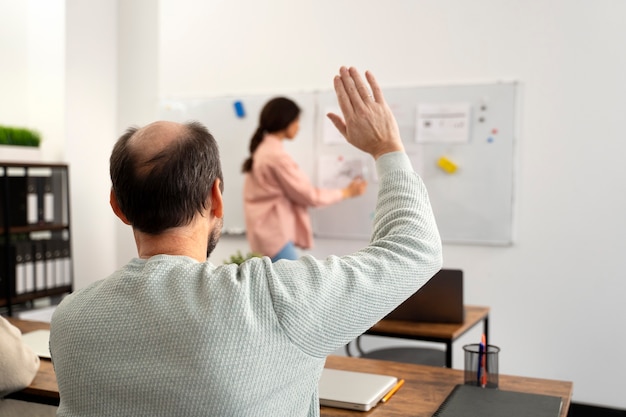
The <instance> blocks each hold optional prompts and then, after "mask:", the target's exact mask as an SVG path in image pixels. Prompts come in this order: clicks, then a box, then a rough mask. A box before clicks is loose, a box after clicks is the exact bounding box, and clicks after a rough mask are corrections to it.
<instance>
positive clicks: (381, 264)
mask: <svg viewBox="0 0 626 417" xmlns="http://www.w3.org/2000/svg"><path fill="white" fill-rule="evenodd" d="M367 77H368V81H369V83H370V85H371V87H372V91H373V93H374V95H373V97H370V96H369V95H368V94H367V92H368V90H367V87H366V86H365V85H364V83H363V81H362V80H361V78H360V76H359V75H358V73H357V72H356V70H354V69H350V70H348V69H346V68H342V69H341V74H340V76H339V77H336V78H335V88H336V91H337V97H338V100H339V103H340V106H341V109H342V112H343V113H344V118H345V119H342V118H341V117H339V116H337V115H334V114H330V115H329V117H330V118H331V120H332V121H333V123H334V124H335V126H337V128H338V129H339V131H340V132H341V133H342V134H343V135H344V136H345V137H346V139H347V140H348V141H349V142H350V143H351V144H353V145H354V146H356V147H357V148H359V149H362V150H363V151H365V152H367V153H369V154H371V155H372V156H373V157H374V158H376V169H377V172H378V176H379V179H380V183H379V190H378V197H377V202H376V214H375V218H374V224H373V234H372V239H371V241H370V244H369V245H368V246H367V247H365V248H363V249H361V250H360V251H358V252H356V253H353V254H351V255H346V256H341V257H338V256H330V257H328V258H326V259H325V260H323V261H320V260H316V259H314V258H312V257H310V256H304V257H303V258H301V259H300V261H299V262H284V263H282V262H279V263H277V264H266V265H265V266H266V274H268V284H269V291H270V292H271V297H272V300H273V305H274V311H275V312H276V314H277V316H278V319H279V322H280V323H281V326H282V328H283V329H284V331H285V332H286V333H287V334H288V335H289V338H290V340H292V341H293V343H294V344H296V345H297V346H298V347H299V348H300V349H302V350H303V351H304V352H306V353H307V354H310V355H312V356H317V357H323V356H325V355H327V354H329V353H331V352H332V351H334V350H335V349H337V348H338V347H340V346H342V345H344V344H345V343H347V342H348V341H350V340H352V339H353V338H354V337H356V336H358V335H359V334H361V333H362V332H364V331H365V330H367V329H368V328H369V327H371V326H372V325H373V324H375V323H376V322H377V321H378V320H380V319H381V318H382V317H384V316H385V315H386V314H388V313H389V312H390V311H391V310H393V309H394V308H395V307H396V306H397V305H399V304H400V303H401V302H402V301H404V300H405V299H406V298H407V297H409V296H410V295H411V294H413V293H414V292H415V291H416V290H418V289H419V288H420V287H421V286H422V285H424V283H426V282H427V281H428V279H430V278H431V277H432V276H433V275H434V274H435V273H436V272H437V271H438V270H439V269H440V268H441V262H442V257H441V239H440V237H439V232H438V230H437V225H436V222H435V218H434V216H433V213H432V208H431V206H430V202H429V199H428V194H427V192H426V188H425V187H424V184H423V183H422V180H421V179H420V178H419V176H418V175H417V174H416V173H415V172H414V171H413V168H412V167H411V162H410V161H409V158H408V157H407V155H406V153H405V152H404V147H403V145H402V142H401V140H400V136H399V133H398V127H397V124H396V121H395V118H394V117H393V114H392V113H391V110H390V109H389V106H388V105H387V103H386V102H385V100H384V98H383V95H382V92H381V91H380V88H379V87H378V84H377V83H376V80H375V79H374V77H373V76H372V75H371V74H369V73H368V75H367Z"/></svg>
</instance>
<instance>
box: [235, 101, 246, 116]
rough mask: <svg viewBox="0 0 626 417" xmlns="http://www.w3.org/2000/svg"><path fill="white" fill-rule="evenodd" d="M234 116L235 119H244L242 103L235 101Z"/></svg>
mask: <svg viewBox="0 0 626 417" xmlns="http://www.w3.org/2000/svg"><path fill="white" fill-rule="evenodd" d="M234 106H235V114H236V115H237V117H239V118H242V117H246V111H245V110H244V109H243V103H242V102H241V101H235V104H234Z"/></svg>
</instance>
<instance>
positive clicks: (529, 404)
mask: <svg viewBox="0 0 626 417" xmlns="http://www.w3.org/2000/svg"><path fill="white" fill-rule="evenodd" d="M562 403H563V401H562V400H561V398H560V397H554V396H550V395H543V394H528V393H525V392H516V391H503V390H500V389H492V388H481V387H477V386H473V385H457V386H455V387H454V389H453V390H452V392H451V393H450V394H449V395H448V397H447V398H446V400H445V401H444V402H443V403H442V404H441V406H440V407H439V409H438V410H437V411H436V412H435V414H433V417H502V416H506V417H528V416H532V417H559V415H560V414H561V406H562Z"/></svg>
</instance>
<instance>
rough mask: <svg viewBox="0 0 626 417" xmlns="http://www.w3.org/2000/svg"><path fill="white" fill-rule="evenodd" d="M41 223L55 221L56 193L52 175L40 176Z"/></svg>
mask: <svg viewBox="0 0 626 417" xmlns="http://www.w3.org/2000/svg"><path fill="white" fill-rule="evenodd" d="M38 186H39V197H40V199H41V201H40V204H39V223H53V222H54V193H53V192H52V177H51V176H45V177H39V184H38Z"/></svg>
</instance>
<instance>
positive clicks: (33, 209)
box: [26, 177, 41, 224]
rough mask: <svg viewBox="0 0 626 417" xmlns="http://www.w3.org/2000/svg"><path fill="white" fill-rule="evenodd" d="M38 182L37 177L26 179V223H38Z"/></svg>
mask: <svg viewBox="0 0 626 417" xmlns="http://www.w3.org/2000/svg"><path fill="white" fill-rule="evenodd" d="M38 183H39V181H38V179H37V177H26V222H27V223H28V224H37V223H39V204H40V200H41V199H40V198H39V184H38Z"/></svg>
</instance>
